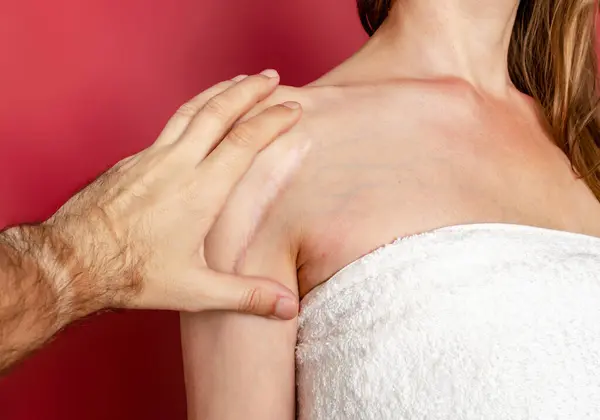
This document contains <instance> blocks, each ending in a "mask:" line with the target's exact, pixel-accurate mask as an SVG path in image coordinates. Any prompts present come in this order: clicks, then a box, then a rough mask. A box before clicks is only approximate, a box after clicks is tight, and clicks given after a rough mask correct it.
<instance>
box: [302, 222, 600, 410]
mask: <svg viewBox="0 0 600 420" xmlns="http://www.w3.org/2000/svg"><path fill="white" fill-rule="evenodd" d="M296 360H297V381H298V403H299V418H300V419H301V420H334V419H365V420H368V419H373V420H375V419H377V420H386V419H406V420H438V419H439V420H442V419H443V420H449V419H452V420H462V419H464V420H471V419H473V420H474V419H477V420H482V419H485V420H495V419H498V420H516V419H552V420H556V419H564V420H567V419H568V420H575V419H577V420H583V419H594V420H599V419H600V239H599V238H593V237H589V236H585V235H579V234H574V233H567V232H559V231H554V230H548V229H541V228H534V227H526V226H516V225H505V224H478V225H462V226H455V227H450V228H442V229H438V230H436V231H432V232H429V233H425V234H422V235H415V236H411V237H408V238H404V239H400V240H398V241H396V242H394V243H393V244H390V245H387V246H385V247H383V248H380V249H378V250H377V251H375V252H373V253H371V254H369V255H367V256H365V257H363V258H361V259H359V260H357V261H355V262H353V263H352V264H350V265H349V266H347V267H345V268H344V269H343V270H341V271H340V272H338V273H337V274H336V275H335V276H334V277H333V278H332V279H330V280H329V281H328V282H327V283H325V284H324V285H322V286H320V287H318V288H316V289H315V290H313V291H312V292H311V293H309V294H308V295H307V296H306V297H305V298H304V299H303V301H302V308H301V315H300V319H299V335H298V346H297V352H296Z"/></svg>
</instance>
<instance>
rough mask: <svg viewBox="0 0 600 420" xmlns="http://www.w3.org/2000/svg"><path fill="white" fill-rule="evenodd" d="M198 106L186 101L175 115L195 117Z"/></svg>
mask: <svg viewBox="0 0 600 420" xmlns="http://www.w3.org/2000/svg"><path fill="white" fill-rule="evenodd" d="M198 111H199V110H198V108H197V107H195V106H194V105H193V104H191V103H189V102H188V103H185V104H183V105H181V106H180V107H179V109H178V110H177V111H176V112H175V115H177V116H180V117H184V118H193V117H194V116H195V115H196V114H197V113H198Z"/></svg>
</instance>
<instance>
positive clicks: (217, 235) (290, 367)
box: [181, 193, 297, 420]
mask: <svg viewBox="0 0 600 420" xmlns="http://www.w3.org/2000/svg"><path fill="white" fill-rule="evenodd" d="M255 201H256V200H254V201H252V198H251V197H243V194H241V193H238V194H236V196H234V197H233V198H232V199H230V202H229V203H228V205H227V207H226V209H225V212H224V213H223V214H222V215H221V217H220V219H219V221H218V222H217V224H216V225H215V228H214V229H213V231H212V232H211V235H210V236H209V237H208V238H207V242H206V244H205V245H206V250H207V252H206V254H207V260H208V263H209V265H210V266H211V267H212V268H214V269H217V270H221V271H230V272H231V271H235V272H238V273H241V274H246V275H256V276H261V277H266V278H272V279H273V280H277V281H279V282H281V283H283V284H284V285H286V286H287V287H289V288H290V289H291V290H293V291H296V292H297V279H296V258H295V255H294V253H293V252H292V251H291V249H290V241H289V237H288V236H287V235H286V234H285V229H283V228H278V227H275V224H274V223H269V225H270V226H267V227H265V226H261V227H259V228H258V229H255V228H252V227H249V226H250V225H249V223H248V221H246V222H244V215H249V214H250V215H251V214H252V210H251V209H250V208H245V206H251V205H252V203H253V202H255ZM230 209H234V210H230ZM228 213H231V214H228ZM236 215H237V217H236ZM270 219H272V218H270ZM240 244H242V245H243V246H242V248H240ZM246 246H247V249H246V250H245V251H244V250H243V248H244V247H246ZM296 333H297V325H296V320H292V321H279V320H271V319H263V318H260V317H256V316H252V315H243V314H234V313H208V314H182V315H181V335H182V350H183V360H184V370H185V380H186V388H187V398H188V418H189V419H194V420H195V419H202V420H212V419H215V420H228V419H244V420H245V419H260V420H270V419H273V420H285V419H293V418H294V417H295V346H296Z"/></svg>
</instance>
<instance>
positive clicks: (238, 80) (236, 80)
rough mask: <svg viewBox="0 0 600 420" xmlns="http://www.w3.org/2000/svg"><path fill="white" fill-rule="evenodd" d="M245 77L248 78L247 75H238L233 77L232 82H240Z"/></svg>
mask: <svg viewBox="0 0 600 420" xmlns="http://www.w3.org/2000/svg"><path fill="white" fill-rule="evenodd" d="M246 77H248V75H247V74H240V75H239V76H236V77H234V78H233V79H231V80H233V81H234V82H241V81H242V80H244V79H245V78H246Z"/></svg>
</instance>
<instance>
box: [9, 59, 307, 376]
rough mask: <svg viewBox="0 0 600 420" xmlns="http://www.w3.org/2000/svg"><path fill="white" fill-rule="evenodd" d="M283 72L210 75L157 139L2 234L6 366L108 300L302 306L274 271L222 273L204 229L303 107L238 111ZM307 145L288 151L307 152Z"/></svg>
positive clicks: (281, 177) (132, 304) (261, 308)
mask: <svg viewBox="0 0 600 420" xmlns="http://www.w3.org/2000/svg"><path fill="white" fill-rule="evenodd" d="M278 82H279V77H278V75H277V73H276V72H274V71H267V72H264V74H261V75H256V76H250V77H243V76H242V77H238V78H236V79H234V80H233V81H228V82H223V83H220V84H218V85H216V86H214V87H212V88H211V89H209V90H207V91H206V92H204V93H202V94H201V95H199V96H198V97H196V98H194V99H193V100H192V101H190V102H189V103H188V104H186V105H184V106H183V107H181V108H180V110H179V111H178V112H177V113H176V114H175V115H174V116H173V118H172V119H171V120H170V121H169V122H168V124H167V126H166V127H165V129H164V131H163V132H162V133H161V134H160V136H159V138H158V140H157V141H156V142H155V143H154V144H153V145H152V146H151V147H149V148H148V149H146V150H144V151H142V152H140V153H138V154H137V155H134V156H131V157H129V158H127V159H124V160H123V161H121V162H119V163H118V164H117V165H115V166H114V167H113V168H112V169H111V170H109V171H108V172H107V173H105V174H104V175H102V176H101V177H100V178H98V179H97V180H96V181H95V182H94V183H92V184H91V185H90V186H88V187H87V188H85V189H84V190H83V191H81V192H80V193H79V194H77V195H76V196H75V197H73V198H72V199H71V200H69V201H68V202H67V203H66V204H65V205H64V206H63V207H62V208H61V209H60V210H59V211H58V212H57V213H56V214H55V215H54V216H52V217H51V218H50V219H49V220H48V221H46V222H45V223H42V224H41V225H35V226H20V227H16V228H12V229H9V230H7V231H5V232H4V233H2V234H0V370H2V368H4V367H6V366H7V365H8V363H10V362H12V361H13V360H16V359H18V358H19V357H22V355H23V354H24V353H25V352H27V351H29V350H31V349H32V348H35V347H37V346H39V345H40V344H42V343H43V342H45V341H46V340H47V339H48V338H50V337H51V336H52V335H53V334H54V333H56V332H57V331H58V330H59V329H60V328H62V327H63V326H65V325H66V324H68V323H70V322H72V321H74V320H76V319H78V318H81V317H83V316H86V315H88V314H90V313H92V312H95V311H98V310H101V309H105V308H147V309H172V310H181V311H205V310H234V311H242V312H251V313H255V314H259V315H265V316H275V317H278V318H283V319H290V318H293V317H294V316H296V314H297V310H298V305H297V301H296V298H295V297H294V295H293V294H292V293H291V292H290V291H289V290H288V289H286V288H284V287H283V286H281V285H279V284H278V283H277V282H276V281H275V280H277V279H269V280H267V279H257V278H242V277H238V276H234V275H229V274H224V273H217V272H215V271H213V270H211V269H210V268H209V267H208V266H207V265H206V261H205V258H204V238H205V236H206V235H207V233H208V232H209V230H210V228H211V226H212V225H213V223H214V222H215V220H216V218H217V217H218V215H219V213H220V211H221V209H222V207H223V206H224V204H225V202H226V200H227V198H228V196H229V194H230V192H231V190H232V189H233V188H234V187H235V185H236V184H237V183H238V181H239V180H240V179H241V178H242V176H243V175H244V173H245V172H246V171H247V170H248V168H249V167H250V165H251V163H252V161H253V159H254V157H255V156H256V154H257V153H259V152H260V150H262V149H263V148H264V147H266V146H267V145H268V144H269V143H270V142H272V141H273V140H274V139H275V138H277V137H278V136H279V135H281V134H282V133H284V132H285V131H287V130H288V129H289V128H291V127H292V126H293V125H294V124H295V123H296V122H297V121H298V120H299V118H300V115H301V111H300V106H299V104H296V103H286V104H283V105H277V106H274V107H271V108H269V109H267V110H266V111H264V112H262V113H261V114H259V115H257V116H255V117H252V118H250V119H248V120H246V121H244V122H241V123H239V122H238V120H239V119H240V118H241V117H242V116H244V115H245V114H246V113H247V112H248V111H249V110H250V109H251V108H252V107H253V106H254V105H255V104H256V103H257V102H259V101H261V100H263V99H265V98H266V97H268V96H269V95H270V94H271V93H272V92H273V90H274V89H275V87H276V86H277V84H278ZM305 151H306V148H304V149H297V150H290V153H291V154H294V155H295V156H296V157H297V159H298V160H299V159H301V158H302V156H303V155H304V152H305ZM292 169H293V168H292V167H290V170H288V171H283V172H282V173H280V174H277V177H278V178H277V179H275V180H273V183H274V184H283V183H284V182H285V181H286V179H287V178H288V176H289V175H290V173H291V171H292ZM270 186H271V187H272V184H271V185H270ZM233 245H234V244H232V246H233Z"/></svg>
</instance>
